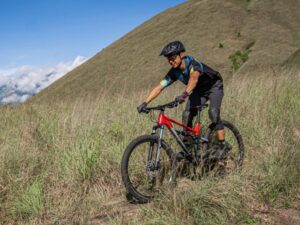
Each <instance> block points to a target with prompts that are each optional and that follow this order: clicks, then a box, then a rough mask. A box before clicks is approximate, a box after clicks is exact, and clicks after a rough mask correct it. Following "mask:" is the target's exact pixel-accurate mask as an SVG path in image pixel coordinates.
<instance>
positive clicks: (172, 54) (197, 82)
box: [137, 41, 226, 154]
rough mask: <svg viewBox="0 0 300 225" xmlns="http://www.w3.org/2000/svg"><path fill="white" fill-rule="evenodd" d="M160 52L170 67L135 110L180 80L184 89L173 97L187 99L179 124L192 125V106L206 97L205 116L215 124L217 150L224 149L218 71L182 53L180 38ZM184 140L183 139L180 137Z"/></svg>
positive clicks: (193, 113)
mask: <svg viewBox="0 0 300 225" xmlns="http://www.w3.org/2000/svg"><path fill="white" fill-rule="evenodd" d="M160 55H163V56H165V57H166V59H167V60H168V62H169V64H170V65H171V67H172V68H171V69H170V70H169V72H168V73H167V74H166V76H165V77H164V79H163V80H162V81H161V82H160V83H159V85H157V86H156V87H155V88H154V89H153V90H152V91H151V92H150V94H149V96H148V97H147V98H146V100H145V102H143V103H142V104H141V105H140V106H138V107H137V110H138V112H139V113H141V112H144V111H145V110H144V109H145V108H146V107H147V105H148V104H149V103H150V102H151V101H152V100H153V99H154V98H156V97H157V96H158V95H159V94H160V93H161V92H162V91H163V90H164V89H165V88H166V87H168V86H170V85H171V84H172V83H174V82H175V81H176V80H180V81H181V82H182V83H184V84H185V85H186V88H185V90H184V91H183V92H182V93H181V94H180V95H179V96H177V97H176V98H175V100H176V101H178V102H179V103H183V102H184V101H185V100H186V99H187V98H188V101H187V104H186V107H185V110H184V112H183V116H182V122H183V124H185V125H187V126H189V127H192V122H193V118H194V117H195V116H196V114H197V109H195V107H194V106H197V105H202V104H205V102H206V101H208V100H209V101H210V107H209V117H210V120H211V121H212V122H213V123H215V124H216V128H217V138H218V140H219V145H220V148H221V149H224V147H225V145H226V142H225V134H224V125H223V123H222V121H221V120H220V110H221V103H222V98H223V95H224V93H223V79H222V77H221V75H220V73H219V72H217V71H215V70H213V69H211V68H210V67H208V66H207V65H205V64H204V63H202V62H200V61H197V60H196V59H195V58H194V57H192V56H190V55H186V50H185V47H184V45H183V44H182V43H181V42H180V41H173V42H171V43H169V44H167V45H166V46H165V47H164V48H163V49H162V52H161V53H160ZM184 141H187V140H186V139H184ZM181 154H182V153H181Z"/></svg>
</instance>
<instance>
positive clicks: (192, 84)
mask: <svg viewBox="0 0 300 225" xmlns="http://www.w3.org/2000/svg"><path fill="white" fill-rule="evenodd" d="M199 76H200V72H199V71H194V72H192V73H191V74H190V79H189V82H188V84H187V87H186V89H185V91H186V92H187V93H188V94H191V93H192V91H193V90H194V88H195V87H196V85H197V83H198V78H199Z"/></svg>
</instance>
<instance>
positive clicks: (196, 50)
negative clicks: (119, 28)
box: [30, 0, 300, 102]
mask: <svg viewBox="0 0 300 225" xmlns="http://www.w3.org/2000/svg"><path fill="white" fill-rule="evenodd" d="M299 11H300V2H299V1H298V0H288V1H286V0H276V1H275V0H265V1H260V0H226V1H219V0H200V1H188V2H186V3H184V4H181V5H179V6H177V7H173V8H170V9H168V10H166V11H164V12H162V13H161V14H159V15H157V16H155V17H153V18H152V19H150V20H149V21H147V22H145V23H144V24H142V25H141V26H139V27H137V28H136V29H134V30H133V31H131V32H129V33H128V34H126V35H125V36H124V37H122V38H120V39H119V40H117V41H116V42H114V43H113V44H111V45H110V46H108V47H107V48H105V49H103V50H101V51H100V52H99V53H98V54H96V55H95V56H94V57H92V58H91V59H90V60H88V61H87V62H85V63H84V64H83V65H81V66H80V67H78V68H76V69H75V70H73V71H71V72H70V73H68V74H67V75H66V76H64V77H63V78H61V79H60V80H58V81H56V82H55V83H54V84H52V85H51V86H49V87H48V88H46V89H45V90H43V91H42V92H41V93H39V94H38V95H37V96H35V97H33V98H32V99H31V100H30V101H31V102H45V101H48V100H49V101H50V100H53V101H70V100H75V99H77V98H81V97H86V96H92V97H96V96H99V95H102V94H103V93H107V94H119V93H120V91H122V93H124V92H128V93H133V92H135V91H136V90H140V89H144V88H151V86H152V85H154V84H156V83H158V82H159V80H160V79H161V78H162V77H163V76H164V74H165V73H166V72H167V70H168V68H169V66H168V64H167V62H166V61H165V60H164V59H163V58H161V57H159V56H158V54H159V53H160V50H161V48H162V47H163V46H164V45H165V44H166V43H167V42H169V41H173V40H176V39H179V40H182V41H183V42H184V44H185V45H186V48H187V51H188V53H189V54H192V55H194V56H196V57H197V58H198V59H199V60H202V61H204V62H206V63H207V64H209V65H211V66H212V67H214V68H216V69H217V70H219V71H220V72H221V73H222V74H223V75H224V76H225V77H228V76H229V75H230V74H232V57H231V60H230V59H229V57H230V56H231V55H233V57H235V56H236V57H237V58H236V60H237V63H238V65H237V67H238V68H239V73H240V74H243V73H245V72H247V71H250V70H253V69H255V68H257V67H258V66H262V67H266V66H274V65H282V63H284V62H286V60H288V59H289V57H290V56H291V55H292V54H293V53H295V52H296V51H297V50H298V49H299V46H300V29H299V24H300V14H299ZM102 29H103V28H102ZM104 29H105V28H104ZM83 44H84V43H83ZM238 50H240V51H241V54H246V56H247V58H248V60H247V61H246V62H245V63H239V61H240V59H239V56H238V55H236V54H235V53H236V52H237V51H238ZM289 62H290V61H289Z"/></svg>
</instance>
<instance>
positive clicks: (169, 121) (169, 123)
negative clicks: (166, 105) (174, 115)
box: [157, 113, 201, 137]
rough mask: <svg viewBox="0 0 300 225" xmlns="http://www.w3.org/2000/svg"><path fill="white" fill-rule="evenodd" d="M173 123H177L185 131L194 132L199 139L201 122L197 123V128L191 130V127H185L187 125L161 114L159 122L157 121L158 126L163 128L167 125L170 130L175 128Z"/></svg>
mask: <svg viewBox="0 0 300 225" xmlns="http://www.w3.org/2000/svg"><path fill="white" fill-rule="evenodd" d="M172 123H175V124H176V125H178V126H181V127H183V128H184V129H186V130H187V131H189V132H192V133H193V134H194V135H195V136H196V137H198V136H199V134H200V130H201V125H200V122H198V121H197V122H196V124H195V127H193V128H191V127H188V126H185V125H183V124H181V123H179V122H177V121H176V120H173V119H171V118H169V117H167V116H165V115H164V113H160V114H159V116H158V120H157V124H158V125H161V126H163V125H166V126H167V127H168V128H169V129H171V128H173V124H172Z"/></svg>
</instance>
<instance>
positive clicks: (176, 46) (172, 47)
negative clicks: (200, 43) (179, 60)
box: [160, 41, 185, 56]
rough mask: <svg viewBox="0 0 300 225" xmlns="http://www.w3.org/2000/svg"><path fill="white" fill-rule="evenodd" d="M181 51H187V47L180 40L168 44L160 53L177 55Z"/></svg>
mask: <svg viewBox="0 0 300 225" xmlns="http://www.w3.org/2000/svg"><path fill="white" fill-rule="evenodd" d="M180 52H185V47H184V46H183V44H182V43H181V42H180V41H173V42H170V43H169V44H167V45H166V46H165V47H164V48H163V50H162V51H161V53H160V55H163V56H170V55H176V54H178V53H180Z"/></svg>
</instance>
